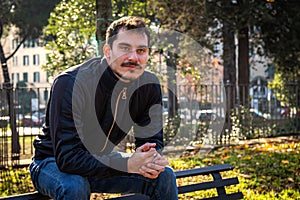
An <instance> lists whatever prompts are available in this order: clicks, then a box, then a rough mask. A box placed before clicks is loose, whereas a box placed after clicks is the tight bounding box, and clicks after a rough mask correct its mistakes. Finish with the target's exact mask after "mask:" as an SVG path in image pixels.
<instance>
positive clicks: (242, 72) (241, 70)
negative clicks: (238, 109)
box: [238, 27, 249, 107]
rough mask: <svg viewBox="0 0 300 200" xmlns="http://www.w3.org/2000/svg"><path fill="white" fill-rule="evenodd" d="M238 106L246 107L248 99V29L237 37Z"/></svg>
mask: <svg viewBox="0 0 300 200" xmlns="http://www.w3.org/2000/svg"><path fill="white" fill-rule="evenodd" d="M238 38H239V39H238V41H239V42H238V52H239V57H238V74H239V75H238V85H239V104H240V105H243V106H244V107H248V103H249V102H248V99H249V35H248V28H247V27H246V28H243V29H241V30H239V36H238Z"/></svg>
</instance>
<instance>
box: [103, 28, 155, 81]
mask: <svg viewBox="0 0 300 200" xmlns="http://www.w3.org/2000/svg"><path fill="white" fill-rule="evenodd" d="M103 50H104V54H105V56H106V59H107V61H108V64H109V65H110V67H111V69H112V71H113V72H114V74H115V75H116V76H117V77H118V78H120V79H121V80H122V81H125V82H129V81H132V80H135V79H137V78H138V77H139V76H141V75H142V74H143V72H144V70H145V67H146V64H147V61H148V59H149V47H148V39H147V36H146V34H145V33H141V32H137V31H134V30H129V31H128V30H123V29H121V30H120V31H119V34H118V35H117V36H116V40H115V41H114V42H113V44H112V48H110V46H109V45H108V44H105V46H104V48H103Z"/></svg>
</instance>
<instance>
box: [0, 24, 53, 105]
mask: <svg viewBox="0 0 300 200" xmlns="http://www.w3.org/2000/svg"><path fill="white" fill-rule="evenodd" d="M16 31H17V30H16V29H15V28H12V29H11V30H10V32H9V34H8V36H7V37H5V38H3V39H2V40H1V43H2V45H3V50H4V53H5V57H8V56H10V55H11V54H12V53H13V52H14V51H15V50H16V48H17V47H18V45H19V44H20V41H21V39H20V38H19V36H18V35H17V34H16ZM43 46H44V44H43V41H42V40H40V39H27V40H25V41H24V43H23V44H21V46H20V48H19V49H18V50H17V52H16V53H15V54H14V56H13V57H11V58H10V59H9V60H8V61H7V65H8V72H9V75H10V81H11V83H13V85H14V87H25V86H26V88H27V89H28V90H30V91H33V92H34V93H35V95H34V96H33V97H32V101H31V103H32V104H36V103H35V102H38V104H40V105H41V106H42V107H44V105H45V104H46V102H47V101H48V98H49V93H50V92H49V88H50V86H51V78H50V79H49V77H50V76H49V73H48V72H46V71H45V70H43V69H42V65H43V64H45V63H46V60H47V50H45V49H44V47H43ZM0 75H1V76H0V77H1V78H0V81H1V83H3V82H4V79H3V74H2V70H1V73H0ZM35 107H36V106H34V105H33V108H35Z"/></svg>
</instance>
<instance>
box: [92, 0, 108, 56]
mask: <svg viewBox="0 0 300 200" xmlns="http://www.w3.org/2000/svg"><path fill="white" fill-rule="evenodd" d="M96 11H97V30H96V40H97V43H98V55H100V56H103V52H102V48H103V45H104V43H105V34H106V29H107V27H108V26H109V24H110V23H111V22H112V3H111V0H96Z"/></svg>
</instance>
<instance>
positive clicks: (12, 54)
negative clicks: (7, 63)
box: [6, 36, 27, 60]
mask: <svg viewBox="0 0 300 200" xmlns="http://www.w3.org/2000/svg"><path fill="white" fill-rule="evenodd" d="M26 37H27V36H24V38H23V39H22V40H21V42H20V43H19V44H18V46H17V48H16V49H15V50H14V52H12V53H11V54H10V55H9V56H8V57H7V58H6V60H9V59H10V58H11V57H13V56H14V55H15V53H16V52H17V51H18V49H19V48H20V47H21V45H22V44H23V43H24V42H25V40H26Z"/></svg>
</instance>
